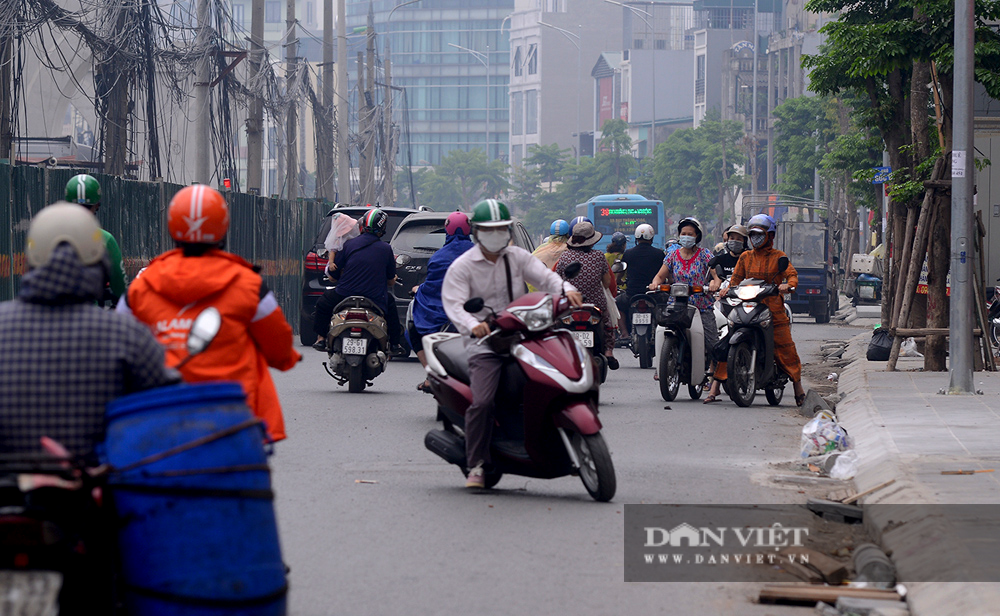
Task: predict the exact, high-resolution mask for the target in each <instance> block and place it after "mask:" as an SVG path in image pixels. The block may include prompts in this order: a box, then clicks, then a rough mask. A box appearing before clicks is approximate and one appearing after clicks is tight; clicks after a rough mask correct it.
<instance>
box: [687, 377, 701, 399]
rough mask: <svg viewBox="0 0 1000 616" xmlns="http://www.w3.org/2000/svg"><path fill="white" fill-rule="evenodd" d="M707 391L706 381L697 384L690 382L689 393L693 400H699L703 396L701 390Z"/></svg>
mask: <svg viewBox="0 0 1000 616" xmlns="http://www.w3.org/2000/svg"><path fill="white" fill-rule="evenodd" d="M703 391H705V381H701V382H700V383H698V384H697V385H692V384H691V383H688V395H689V396H691V399H692V400H697V399H698V398H701V392H703Z"/></svg>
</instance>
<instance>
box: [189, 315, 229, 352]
mask: <svg viewBox="0 0 1000 616" xmlns="http://www.w3.org/2000/svg"><path fill="white" fill-rule="evenodd" d="M221 327H222V315H221V314H219V311H218V309H216V308H215V307H214V306H209V307H208V308H205V309H204V310H202V311H201V312H200V313H198V316H196V317H195V318H194V323H192V324H191V330H190V331H189V332H188V336H187V351H188V356H189V357H190V356H193V355H197V354H199V353H201V352H203V351H204V350H205V349H207V348H208V345H210V344H211V343H212V340H214V339H215V337H216V336H217V335H218V333H219V329H220V328H221Z"/></svg>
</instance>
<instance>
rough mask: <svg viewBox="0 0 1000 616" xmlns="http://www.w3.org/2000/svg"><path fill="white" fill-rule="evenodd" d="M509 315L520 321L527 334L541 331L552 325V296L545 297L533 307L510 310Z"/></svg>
mask: <svg viewBox="0 0 1000 616" xmlns="http://www.w3.org/2000/svg"><path fill="white" fill-rule="evenodd" d="M510 313H511V314H512V315H514V316H516V317H517V318H519V319H521V322H522V323H524V326H525V327H526V328H528V331H529V332H537V331H541V330H543V329H545V328H547V327H548V326H549V325H551V324H552V296H551V295H546V296H545V299H543V300H542V301H540V302H538V303H537V304H535V305H534V306H523V307H518V308H511V309H510Z"/></svg>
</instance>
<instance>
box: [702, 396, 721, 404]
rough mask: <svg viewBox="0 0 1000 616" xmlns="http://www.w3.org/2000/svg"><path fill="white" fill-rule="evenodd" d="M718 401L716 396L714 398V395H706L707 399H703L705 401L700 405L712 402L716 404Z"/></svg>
mask: <svg viewBox="0 0 1000 616" xmlns="http://www.w3.org/2000/svg"><path fill="white" fill-rule="evenodd" d="M718 401H719V398H718V396H716V395H715V394H708V397H707V398H705V401H704V402H702V404H712V403H713V402H718Z"/></svg>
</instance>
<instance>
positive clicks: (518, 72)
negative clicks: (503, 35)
mask: <svg viewBox="0 0 1000 616" xmlns="http://www.w3.org/2000/svg"><path fill="white" fill-rule="evenodd" d="M522 75H524V58H522V57H521V46H520V45H518V46H517V49H515V50H514V76H515V77H520V76H522Z"/></svg>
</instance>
